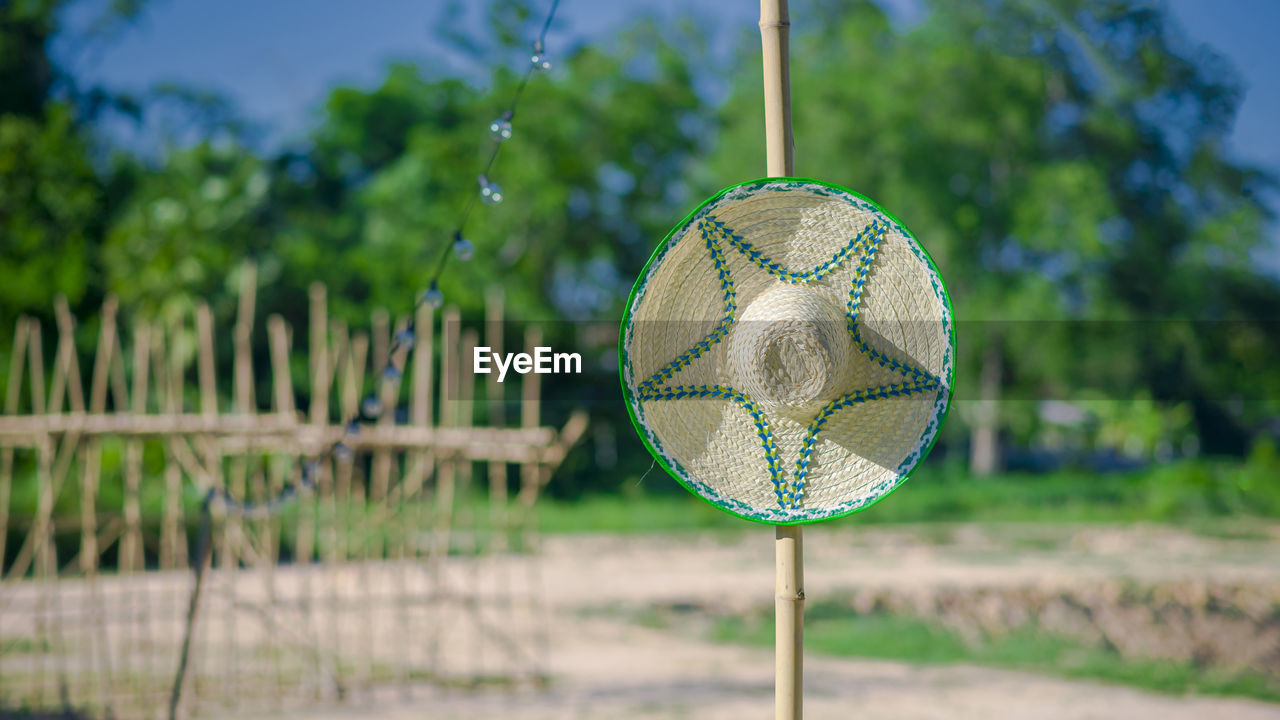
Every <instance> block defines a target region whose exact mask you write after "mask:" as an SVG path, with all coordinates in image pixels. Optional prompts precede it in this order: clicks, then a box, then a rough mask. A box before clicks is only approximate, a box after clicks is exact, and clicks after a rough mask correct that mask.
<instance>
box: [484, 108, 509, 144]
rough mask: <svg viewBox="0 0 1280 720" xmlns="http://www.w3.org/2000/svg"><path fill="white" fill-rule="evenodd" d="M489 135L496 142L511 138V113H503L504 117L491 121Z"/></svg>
mask: <svg viewBox="0 0 1280 720" xmlns="http://www.w3.org/2000/svg"><path fill="white" fill-rule="evenodd" d="M489 136H490V137H492V138H493V140H494V142H502V141H503V140H510V139H511V114H510V113H503V115H502V117H500V118H498V119H497V120H494V121H493V122H491V123H489Z"/></svg>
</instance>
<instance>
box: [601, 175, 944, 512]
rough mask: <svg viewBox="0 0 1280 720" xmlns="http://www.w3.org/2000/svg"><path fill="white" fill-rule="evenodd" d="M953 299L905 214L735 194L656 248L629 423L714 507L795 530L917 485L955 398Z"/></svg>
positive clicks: (825, 198) (774, 187)
mask: <svg viewBox="0 0 1280 720" xmlns="http://www.w3.org/2000/svg"><path fill="white" fill-rule="evenodd" d="M954 344H955V339H954V331H953V326H952V319H951V304H950V299H949V298H948V296H947V291H946V288H945V287H944V286H943V284H942V278H941V277H940V276H939V274H938V270H937V268H936V267H935V266H934V264H933V261H932V259H931V258H930V257H929V255H928V253H926V252H925V251H924V249H923V248H922V247H921V246H920V244H919V243H918V242H916V240H915V238H914V237H912V235H911V234H910V233H909V232H908V231H907V229H906V228H905V227H903V226H902V225H901V224H900V223H899V222H898V221H897V220H896V219H894V218H893V216H891V215H889V214H888V213H886V212H885V211H884V210H882V209H881V208H880V207H879V206H877V205H876V204H875V203H873V202H871V201H870V200H867V199H866V198H864V197H862V196H861V195H858V194H856V193H853V192H850V191H849V190H845V189H844V188H840V187H836V186H834V185H829V184H826V183H821V182H817V181H814V180H799V179H788V178H781V179H777V178H774V179H765V180H756V181H752V182H749V183H745V184H742V185H737V186H734V187H731V188H728V189H726V190H723V191H721V192H720V193H719V194H718V195H716V196H715V197H713V198H711V199H710V200H708V201H707V202H705V203H703V205H702V206H701V207H699V208H698V209H697V210H695V211H694V212H693V214H692V215H690V216H689V217H687V218H685V220H684V222H682V223H680V224H679V225H678V226H677V227H676V228H675V229H674V230H672V232H671V234H669V235H668V236H667V238H666V240H664V241H663V243H662V244H661V245H660V246H659V247H658V249H657V250H656V251H655V252H654V254H653V257H652V258H650V260H649V263H648V264H647V265H646V266H645V268H644V271H643V272H642V273H641V274H640V278H639V280H637V281H636V285H635V288H634V290H633V291H632V294H631V299H630V300H629V302H628V304H627V310H626V314H625V316H624V318H623V332H622V342H621V362H620V371H621V375H622V386H623V392H624V394H625V395H626V398H627V406H628V410H629V411H630V413H631V418H632V421H633V422H634V423H635V425H636V428H637V430H638V431H639V432H640V436H641V438H643V439H644V441H645V444H646V445H647V446H648V447H649V450H650V452H652V453H653V455H654V457H655V458H657V460H658V461H659V462H660V463H662V465H663V467H664V468H666V470H667V471H668V472H669V473H671V474H672V475H673V476H675V478H676V479H677V480H679V481H680V482H681V483H683V484H684V485H685V486H686V487H687V488H689V490H691V491H692V492H694V493H696V494H698V495H700V496H701V497H703V498H704V499H706V500H707V501H709V502H711V503H712V504H714V505H716V506H717V507H720V508H722V509H724V510H727V511H729V512H731V513H734V514H735V515H740V516H742V517H745V518H749V519H752V520H758V521H762V522H768V523H774V524H793V523H801V522H812V521H815V520H824V519H829V518H833V517H838V516H840V515H846V514H848V513H851V512H854V511H856V510H859V509H862V508H864V507H867V506H868V505H870V504H871V503H873V502H875V501H876V500H878V499H879V498H881V497H883V496H884V495H886V494H887V493H889V492H890V491H891V490H893V488H895V487H896V486H897V485H898V484H899V483H901V482H902V481H903V480H904V479H905V478H906V477H907V475H908V474H909V473H910V471H911V469H912V468H913V467H914V466H915V465H916V463H918V462H919V461H920V459H921V458H922V457H924V455H925V454H926V453H927V452H928V450H929V447H930V446H931V445H932V443H933V439H934V438H935V437H936V435H937V432H938V429H939V427H940V426H941V424H942V420H943V417H944V416H945V414H946V410H947V405H948V402H949V400H950V396H951V378H952V357H953V354H954Z"/></svg>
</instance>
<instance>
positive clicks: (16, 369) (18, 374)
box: [0, 317, 30, 577]
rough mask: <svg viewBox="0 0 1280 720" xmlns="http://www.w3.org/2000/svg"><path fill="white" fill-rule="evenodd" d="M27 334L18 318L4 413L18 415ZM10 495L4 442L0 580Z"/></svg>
mask: <svg viewBox="0 0 1280 720" xmlns="http://www.w3.org/2000/svg"><path fill="white" fill-rule="evenodd" d="M29 332H30V325H29V321H28V320H27V318H26V317H20V318H18V326H17V329H16V330H14V340H13V361H12V362H11V363H10V365H9V380H8V383H7V384H6V385H5V396H4V412H5V414H6V415H14V414H16V413H17V412H18V407H19V405H18V400H19V398H20V397H21V395H22V364H23V354H24V353H25V352H26V349H27V347H26V345H27V337H28V333H29ZM12 492H13V446H12V445H10V444H8V443H5V444H3V446H0V577H3V575H4V572H3V571H4V567H3V565H4V563H3V558H5V557H7V556H6V555H5V542H6V539H7V538H8V537H9V497H10V494H11V493H12Z"/></svg>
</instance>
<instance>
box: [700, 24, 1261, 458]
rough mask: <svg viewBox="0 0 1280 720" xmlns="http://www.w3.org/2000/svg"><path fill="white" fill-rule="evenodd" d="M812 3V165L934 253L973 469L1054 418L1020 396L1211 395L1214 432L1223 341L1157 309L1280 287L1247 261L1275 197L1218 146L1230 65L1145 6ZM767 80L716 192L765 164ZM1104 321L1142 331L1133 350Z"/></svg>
mask: <svg viewBox="0 0 1280 720" xmlns="http://www.w3.org/2000/svg"><path fill="white" fill-rule="evenodd" d="M807 15H808V16H810V17H820V18H822V23H821V27H820V28H818V29H815V30H814V31H812V32H804V33H802V34H801V35H800V36H799V38H798V39H797V41H796V42H795V43H794V44H793V55H794V60H793V65H792V68H793V71H792V72H793V80H792V88H793V90H792V96H793V103H794V111H793V112H794V115H795V125H796V148H797V162H796V166H797V168H798V169H799V172H801V174H804V175H813V176H817V177H823V178H827V179H831V180H834V181H836V182H840V183H843V184H847V185H849V186H850V187H853V188H855V189H860V190H863V191H864V192H867V193H868V194H869V195H871V196H872V197H873V198H875V199H876V200H878V201H880V202H882V203H884V205H885V206H886V207H888V208H889V209H890V210H891V211H893V212H894V213H896V214H898V215H899V216H900V217H902V218H903V219H904V221H905V222H906V223H907V224H908V226H909V227H911V228H912V229H913V231H914V232H915V233H916V234H917V235H918V236H919V237H920V238H921V240H922V242H923V243H924V244H925V246H926V247H927V248H928V249H929V251H930V252H931V253H932V254H933V256H934V258H935V259H936V260H937V262H938V264H939V267H940V268H941V270H942V272H943V274H944V277H945V278H946V280H947V282H948V285H949V288H950V290H951V292H952V296H953V300H954V305H955V311H956V316H957V319H958V321H959V328H960V330H959V332H958V342H959V347H958V353H959V357H958V362H957V371H958V375H957V380H956V384H957V388H958V391H957V395H956V399H957V400H959V401H960V402H959V403H958V404H959V405H960V407H959V410H960V413H959V415H960V418H961V419H962V421H965V422H966V424H967V425H968V426H969V429H970V431H971V434H972V438H971V443H970V444H971V447H972V450H973V455H972V456H971V457H972V459H973V460H975V463H974V470H975V471H977V472H980V473H985V472H990V471H992V470H994V469H995V468H996V459H997V458H998V456H999V454H998V452H996V449H995V447H994V445H995V441H996V438H997V437H998V435H997V433H998V432H1003V433H1006V434H1007V433H1009V432H1011V431H1013V430H1019V431H1020V432H1021V433H1022V436H1023V438H1024V439H1026V437H1027V436H1026V433H1027V432H1029V431H1032V430H1034V428H1035V426H1036V422H1037V420H1036V416H1035V407H1036V404H1035V403H1034V402H1009V401H1004V402H1000V400H1001V399H1002V398H1003V399H1006V400H1008V399H1013V400H1035V399H1037V398H1040V397H1046V396H1049V397H1052V396H1058V397H1067V398H1070V397H1072V394H1073V393H1074V392H1075V391H1076V390H1077V389H1078V388H1081V387H1083V386H1089V385H1093V386H1095V387H1098V388H1099V389H1101V390H1102V391H1103V392H1105V393H1108V394H1109V396H1110V397H1112V398H1115V399H1118V400H1125V399H1126V398H1128V397H1132V396H1133V393H1134V392H1135V391H1138V390H1140V389H1143V390H1147V391H1150V392H1151V393H1152V394H1153V396H1154V397H1155V399H1156V400H1157V401H1159V402H1164V403H1174V402H1177V401H1180V400H1184V399H1192V400H1193V401H1194V403H1195V407H1196V421H1197V423H1198V425H1199V429H1200V431H1201V432H1202V433H1205V432H1209V431H1210V427H1209V426H1210V425H1212V424H1213V421H1212V420H1211V419H1210V415H1211V413H1212V411H1213V409H1214V408H1218V410H1221V409H1222V402H1221V398H1222V396H1221V395H1217V396H1216V397H1217V399H1216V400H1215V394H1214V391H1212V390H1210V388H1211V387H1214V386H1215V384H1216V383H1217V381H1216V380H1215V379H1214V378H1215V377H1222V375H1221V374H1220V373H1219V372H1217V371H1216V370H1211V369H1210V368H1209V367H1207V365H1205V364H1199V362H1200V361H1199V360H1197V361H1196V362H1195V363H1193V362H1190V361H1189V360H1188V357H1189V356H1195V357H1196V358H1199V359H1200V360H1203V359H1206V358H1205V357H1204V356H1205V352H1204V351H1205V350H1207V348H1203V347H1201V346H1200V341H1199V339H1197V338H1194V337H1192V338H1185V337H1179V336H1178V333H1179V332H1180V331H1179V330H1178V329H1177V328H1176V327H1174V324H1170V323H1155V324H1151V323H1143V322H1141V321H1142V320H1148V319H1151V318H1160V319H1162V320H1167V319H1169V318H1173V317H1178V316H1186V315H1190V316H1192V317H1200V316H1202V315H1201V312H1202V311H1204V310H1207V309H1208V308H1210V307H1214V306H1215V304H1217V305H1218V306H1219V307H1220V308H1221V310H1220V311H1219V313H1218V314H1215V315H1214V316H1212V317H1220V318H1226V317H1231V316H1232V315H1231V314H1232V313H1233V312H1236V313H1239V312H1244V309H1243V307H1242V306H1240V305H1239V304H1238V303H1234V304H1232V303H1231V301H1229V300H1228V297H1231V296H1233V294H1234V293H1235V290H1233V288H1235V287H1238V286H1239V283H1238V282H1237V281H1233V280H1232V279H1231V276H1232V275H1233V274H1235V275H1236V276H1237V277H1236V280H1239V275H1240V274H1241V273H1244V274H1245V275H1246V276H1248V277H1251V278H1255V280H1254V281H1253V282H1252V283H1251V286H1252V287H1253V289H1254V291H1255V292H1260V293H1263V294H1266V295H1268V296H1269V297H1275V296H1276V288H1275V285H1274V283H1266V282H1259V281H1258V280H1257V279H1256V275H1254V274H1253V273H1251V272H1248V271H1247V269H1246V267H1245V265H1244V263H1245V262H1247V257H1248V252H1249V250H1250V249H1252V248H1254V247H1256V246H1257V245H1258V244H1259V243H1260V242H1261V241H1262V235H1261V233H1260V232H1259V228H1260V222H1261V218H1262V217H1264V215H1265V213H1266V209H1265V208H1264V207H1263V206H1262V205H1261V204H1260V203H1259V202H1258V201H1257V200H1256V197H1257V195H1256V194H1254V195H1252V196H1250V195H1247V194H1244V193H1242V191H1243V190H1248V189H1252V188H1256V187H1258V186H1259V184H1260V183H1262V182H1264V181H1265V178H1263V177H1262V176H1261V175H1260V174H1259V173H1257V172H1256V171H1254V170H1251V169H1248V168H1243V167H1240V166H1238V165H1236V164H1234V163H1232V162H1231V161H1229V160H1228V159H1226V158H1225V157H1224V156H1223V153H1222V152H1221V142H1220V141H1221V137H1222V135H1223V133H1224V132H1225V130H1226V129H1227V127H1229V122H1230V119H1231V117H1232V116H1233V114H1234V111H1235V106H1236V103H1237V102H1238V99H1239V91H1238V89H1237V88H1236V86H1235V84H1234V83H1235V81H1234V79H1233V78H1232V77H1231V76H1230V74H1229V72H1228V71H1227V70H1226V69H1225V68H1224V67H1223V64H1222V62H1221V61H1220V60H1219V59H1217V58H1216V57H1214V56H1212V55H1208V54H1205V53H1203V52H1199V53H1197V54H1191V55H1188V54H1185V53H1182V52H1181V51H1180V50H1179V49H1178V48H1180V47H1184V46H1185V45H1186V44H1185V43H1183V44H1181V45H1180V44H1179V39H1178V37H1177V35H1176V32H1175V31H1174V30H1173V29H1172V28H1170V27H1169V25H1168V21H1167V19H1166V17H1165V16H1164V14H1163V13H1162V12H1160V11H1158V10H1153V9H1150V8H1147V7H1139V6H1136V5H1133V4H1130V3H1127V2H1105V3H1086V2H1075V1H1074V0H1062V1H1054V2H1044V3H1037V4H1032V3H1024V2H1019V1H1014V0H1009V1H1004V0H991V1H989V2H983V3H961V2H936V3H933V5H932V7H931V11H930V13H929V15H928V18H927V19H926V20H925V22H923V23H922V24H921V25H920V26H918V27H916V28H913V29H911V30H908V31H905V32H899V31H895V30H894V29H893V28H892V27H891V26H890V24H889V22H888V20H887V18H886V17H885V15H884V14H883V12H882V11H880V10H879V9H878V8H877V7H876V6H875V5H873V4H871V3H869V2H859V3H851V4H846V3H837V2H816V3H814V4H813V7H811V8H810V9H809V10H808V11H807ZM796 16H797V17H805V16H806V13H797V14H796ZM741 65H742V66H743V67H752V68H754V67H757V66H758V63H749V62H746V61H744V62H742V63H741ZM758 84H759V83H758V78H757V77H755V73H754V72H753V73H744V74H743V76H742V78H741V79H740V80H739V82H738V85H737V90H736V91H735V93H734V95H733V96H732V97H731V99H730V100H729V102H728V103H727V104H726V106H725V108H724V110H723V112H722V118H723V126H722V131H721V135H720V137H721V145H720V148H719V151H718V152H717V154H716V155H715V156H714V158H713V159H712V161H711V166H712V168H713V172H712V174H713V175H714V176H715V177H717V178H718V179H719V180H720V182H719V183H718V184H728V183H729V182H733V181H737V180H741V179H746V178H748V177H753V176H757V175H759V174H760V170H759V168H762V167H763V159H762V150H759V148H760V147H761V144H760V143H759V142H758V138H759V137H761V132H762V129H761V124H762V120H761V119H760V117H759V116H760V113H759V112H758V109H757V107H756V106H757V105H758V95H759V91H758V89H757V86H758ZM1171 107H1172V108H1176V110H1177V112H1176V113H1175V112H1171V111H1170V108H1171ZM1228 235H1229V236H1230V243H1225V239H1226V238H1225V236H1228ZM1211 258H1216V260H1213V259H1211ZM1206 278H1209V279H1211V281H1212V282H1205V279H1206ZM1264 288H1265V289H1264ZM1255 320H1257V318H1255ZM1100 321H1102V322H1104V323H1120V324H1122V325H1123V331H1122V333H1121V334H1120V335H1119V336H1118V338H1117V336H1115V335H1112V336H1111V338H1110V339H1112V340H1114V339H1120V340H1121V342H1120V343H1114V342H1108V337H1107V336H1106V335H1104V334H1100V331H1099V323H1100ZM1249 332H1250V333H1251V335H1250V337H1251V338H1253V339H1252V340H1250V341H1248V343H1247V344H1249V345H1250V346H1258V345H1259V343H1261V344H1262V345H1264V346H1267V347H1272V346H1273V344H1274V343H1273V341H1271V340H1269V339H1264V337H1263V336H1262V335H1261V332H1262V329H1261V328H1259V327H1256V323H1255V326H1254V327H1252V328H1251V329H1250V330H1249ZM1254 352H1257V348H1255V350H1254ZM1214 354H1216V355H1217V356H1218V361H1219V362H1222V363H1223V365H1224V366H1225V365H1230V364H1231V363H1230V361H1227V358H1225V357H1222V353H1221V352H1220V349H1217V348H1215V351H1214ZM1179 358H1181V359H1179ZM1238 360H1239V358H1236V361H1238ZM1257 369H1258V370H1260V371H1263V372H1264V373H1266V374H1267V375H1268V377H1270V378H1274V375H1275V373H1274V372H1272V371H1270V368H1264V367H1258V368H1257ZM1267 382H1274V380H1268V381H1267ZM1187 392H1189V393H1190V395H1191V396H1193V397H1192V398H1188V397H1186V395H1185V393H1187ZM971 400H982V401H986V402H985V403H970V402H966V401H971ZM984 411H985V412H984ZM991 411H998V412H991ZM949 437H950V440H951V441H952V442H955V440H956V439H957V437H956V433H955V430H954V427H953V429H951V430H950V432H949ZM1237 442H1238V438H1237ZM1211 449H1218V448H1217V447H1215V446H1211Z"/></svg>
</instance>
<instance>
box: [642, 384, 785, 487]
mask: <svg viewBox="0 0 1280 720" xmlns="http://www.w3.org/2000/svg"><path fill="white" fill-rule="evenodd" d="M685 398H712V399H716V400H732V401H734V402H736V403H737V404H739V405H741V406H742V407H743V408H744V409H745V410H746V411H747V412H748V413H749V414H750V415H751V419H752V421H753V423H754V424H755V426H756V436H757V437H759V438H760V444H761V445H762V446H763V447H764V455H765V459H766V460H767V461H768V463H769V479H770V481H771V482H772V483H773V494H774V496H775V497H777V498H778V506H779V507H781V508H784V509H785V508H787V507H788V506H791V507H794V503H795V500H796V499H795V498H794V497H793V495H792V492H791V489H790V487H789V486H788V485H787V482H786V478H785V476H784V474H783V471H782V459H781V458H780V457H779V455H778V447H777V445H775V444H774V442H773V432H772V431H771V430H770V429H769V420H768V418H766V417H765V416H764V411H763V410H761V409H760V406H759V405H757V404H756V402H755V401H754V400H752V399H751V398H749V397H747V395H746V394H745V393H742V392H739V391H737V390H734V389H733V388H731V387H726V386H724V385H681V386H679V387H671V388H666V387H664V388H642V389H641V390H640V399H641V400H683V399H685Z"/></svg>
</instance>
